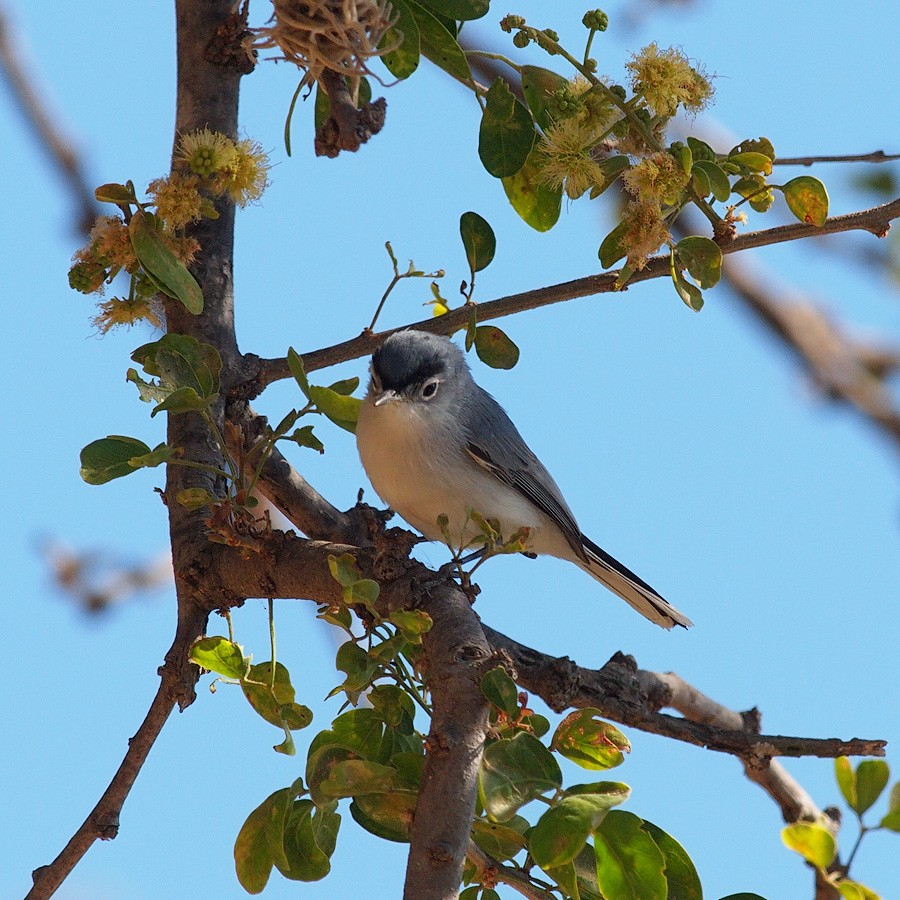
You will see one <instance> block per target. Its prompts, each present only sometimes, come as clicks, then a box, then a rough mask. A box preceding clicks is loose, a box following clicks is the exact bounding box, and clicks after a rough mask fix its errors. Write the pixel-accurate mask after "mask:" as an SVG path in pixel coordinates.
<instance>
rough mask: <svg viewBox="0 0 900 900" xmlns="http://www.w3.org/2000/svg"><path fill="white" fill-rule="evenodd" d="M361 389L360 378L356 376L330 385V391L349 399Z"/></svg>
mask: <svg viewBox="0 0 900 900" xmlns="http://www.w3.org/2000/svg"><path fill="white" fill-rule="evenodd" d="M358 387H359V378H357V377H356V376H355V375H354V376H353V377H352V378H342V379H341V380H340V381H336V382H335V383H334V384H329V385H328V390H329V391H334V392H335V393H336V394H341V395H343V396H345V397H348V396H349V395H350V394H352V393H353V392H354V391H355V390H356V389H357V388H358Z"/></svg>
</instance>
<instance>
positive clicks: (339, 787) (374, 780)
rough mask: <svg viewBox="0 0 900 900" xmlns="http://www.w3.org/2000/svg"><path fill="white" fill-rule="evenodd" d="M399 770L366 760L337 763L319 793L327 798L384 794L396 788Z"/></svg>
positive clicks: (323, 782)
mask: <svg viewBox="0 0 900 900" xmlns="http://www.w3.org/2000/svg"><path fill="white" fill-rule="evenodd" d="M396 774H397V770H396V769H394V767H393V766H385V765H382V764H381V763H376V762H370V761H369V760H365V759H347V760H344V761H343V762H339V763H337V764H336V765H335V766H334V767H333V768H332V770H331V772H330V773H329V774H328V777H327V778H326V779H325V780H324V781H322V782H320V784H319V791H320V792H321V793H322V794H323V795H324V796H326V797H333V798H334V799H335V800H338V799H340V798H342V797H359V796H362V795H363V794H384V793H387V792H388V791H390V790H392V789H393V788H394V787H395V783H394V782H395V777H396Z"/></svg>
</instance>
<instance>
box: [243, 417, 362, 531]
mask: <svg viewBox="0 0 900 900" xmlns="http://www.w3.org/2000/svg"><path fill="white" fill-rule="evenodd" d="M228 419H229V421H230V422H233V423H234V424H235V425H236V426H238V429H239V430H240V434H241V435H242V438H243V444H242V446H237V442H236V441H234V442H232V441H231V440H230V438H231V436H232V435H231V432H230V430H229V432H228V433H227V438H228V439H229V449H230V450H231V452H232V454H233V455H234V457H235V458H239V457H241V456H246V454H248V453H250V452H251V451H252V449H253V448H254V446H255V443H256V442H257V441H258V440H260V439H261V438H262V436H263V434H264V429H265V426H266V417H265V416H260V415H258V414H257V413H255V412H254V411H253V410H252V409H251V408H250V407H249V406H248V405H247V404H246V403H244V402H243V401H238V402H236V403H232V404H231V406H230V407H229V409H228ZM256 464H257V458H256V457H253V458H252V459H251V460H250V465H252V466H255V465H256ZM257 487H258V489H259V491H260V493H261V494H263V495H264V496H265V497H266V498H267V499H269V500H270V501H271V502H272V503H273V504H275V506H277V507H278V509H279V510H280V511H281V512H282V513H284V515H285V516H287V518H288V519H289V520H290V521H291V522H292V523H293V524H294V525H295V526H296V527H297V528H298V529H299V530H300V531H302V532H303V533H304V534H305V535H307V536H308V537H310V538H312V539H313V540H322V541H338V542H341V543H346V544H354V545H356V546H362V545H364V544H367V543H369V536H368V529H367V527H366V522H365V520H364V516H362V515H361V514H360V512H359V510H360V507H359V506H357V507H354V508H353V509H352V510H350V511H349V512H347V513H343V512H341V511H340V510H338V509H336V508H335V507H334V506H332V505H331V504H330V503H329V502H328V501H327V500H326V499H325V498H324V497H323V496H322V495H321V494H320V493H319V492H318V491H317V490H316V489H315V488H314V487H313V486H312V485H311V484H310V483H309V482H308V481H307V480H306V479H305V478H304V477H303V476H302V475H301V474H300V473H299V472H297V470H296V469H294V468H293V466H291V464H290V463H289V462H288V461H287V459H285V457H284V455H283V454H282V453H281V452H280V451H279V450H278V449H277V448H275V449H273V450H272V452H271V454H270V455H269V458H268V459H267V460H266V462H265V463H264V464H263V467H262V471H261V474H260V477H259V481H258V482H257Z"/></svg>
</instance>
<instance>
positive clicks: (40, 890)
mask: <svg viewBox="0 0 900 900" xmlns="http://www.w3.org/2000/svg"><path fill="white" fill-rule="evenodd" d="M231 13H232V2H231V0H206V2H203V3H198V2H196V0H176V23H177V57H178V75H177V89H178V96H177V113H176V121H175V135H176V138H177V136H178V135H180V134H183V133H185V132H188V131H193V130H196V129H199V128H210V129H212V130H214V131H220V132H223V133H225V134H228V135H230V136H232V137H234V136H236V134H237V104H238V88H239V83H240V75H241V73H240V71H239V70H238V69H237V68H235V67H234V66H232V65H230V64H229V65H219V64H217V63H215V62H212V61H210V59H208V58H207V56H206V51H207V49H208V48H209V47H210V45H211V44H214V43H216V42H217V41H218V42H221V34H220V33H219V28H220V26H221V25H222V24H223V23H224V22H226V21H230V19H229V17H230V16H231ZM220 55H221V54H220ZM213 58H215V57H213ZM218 212H219V216H218V218H217V219H204V220H203V221H202V222H201V223H199V224H198V225H197V227H196V228H195V229H194V230H193V236H194V237H196V238H197V240H198V241H199V243H200V246H201V248H202V249H201V251H200V254H199V255H198V257H197V260H196V261H195V262H194V263H193V264H192V265H191V270H192V272H193V274H194V276H195V278H196V279H197V281H198V282H199V284H200V285H201V287H202V289H203V296H204V310H203V312H202V314H201V315H199V316H195V315H192V314H191V313H189V312H188V311H187V310H186V309H185V308H184V306H182V304H181V303H180V302H179V301H177V300H172V299H171V298H164V307H165V314H166V324H167V327H168V330H169V331H171V332H178V333H181V334H189V335H193V336H194V337H196V338H197V339H198V340H201V341H204V342H206V343H209V344H212V345H213V346H214V347H216V349H217V350H218V351H219V353H220V354H221V356H222V359H223V363H224V365H223V370H222V371H223V377H224V378H227V377H228V374H229V372H234V371H240V370H239V369H238V368H237V367H238V365H239V363H240V362H241V361H242V360H241V357H240V354H239V353H238V349H237V343H236V340H235V334H234V310H233V287H232V249H233V241H234V205H233V204H232V203H230V202H220V203H219V204H218ZM226 386H227V385H226ZM211 412H212V414H213V415H215V416H217V418H218V419H219V423H220V427H221V423H222V421H223V414H224V400H221V401H219V403H218V405H217V407H214V408H213V410H211ZM168 442H169V444H170V446H173V447H179V448H181V449H182V450H183V451H184V453H185V455H186V456H187V457H188V458H190V459H191V460H193V461H195V462H200V463H206V464H209V465H213V466H216V467H218V468H221V467H222V451H221V449H220V448H219V447H218V446H217V445H216V443H215V441H214V440H213V438H212V436H211V435H210V433H209V429H208V428H207V427H206V425H205V424H204V422H203V421H202V419H201V418H200V417H199V416H198V415H196V414H191V413H187V414H184V415H175V416H172V415H170V416H169V423H168ZM186 487H202V488H204V489H206V490H209V491H211V492H213V493H214V494H218V495H221V494H222V489H223V485H221V484H217V482H216V480H215V479H214V478H213V477H211V476H210V475H209V474H208V473H207V472H205V471H202V470H198V469H195V468H186V467H180V466H168V467H167V473H166V491H165V500H166V505H167V507H168V512H169V534H170V539H171V545H172V565H173V569H174V573H175V592H176V598H177V625H176V629H175V638H174V640H173V642H172V646H171V647H170V649H169V652H168V653H167V654H166V659H165V664H164V665H163V667H162V668H161V670H160V678H161V681H160V686H159V690H158V691H157V695H156V698H155V699H154V701H153V703H152V704H151V707H150V711H149V713H148V715H147V717H146V718H145V720H144V723H143V724H142V725H141V728H140V729H139V730H138V733H137V734H136V735H135V737H134V738H133V739H132V742H131V744H130V746H129V749H128V752H127V753H126V755H125V759H124V760H123V762H122V765H121V766H120V768H119V770H118V772H117V773H116V775H115V776H114V777H113V780H112V781H111V782H110V786H109V787H108V788H107V791H106V792H105V793H104V795H103V797H102V798H101V799H100V802H99V803H98V804H97V806H96V807H95V809H94V811H93V812H92V813H91V815H90V816H88V818H87V819H86V820H85V822H84V824H83V825H82V826H81V828H79V830H78V831H77V832H76V833H75V835H74V836H73V837H72V839H71V840H70V841H69V843H68V844H67V846H66V848H65V849H64V850H63V851H62V853H61V854H60V855H59V856H58V857H57V859H56V860H55V861H54V862H53V863H52V864H51V865H50V866H48V867H46V868H44V869H40V870H38V871H37V873H36V874H35V885H34V888H33V890H32V892H31V894H29V897H32V898H45V897H49V896H51V895H52V894H53V893H54V892H55V891H56V889H57V888H58V887H59V885H60V884H61V883H62V881H63V880H64V879H65V877H66V876H67V875H68V873H69V872H70V871H71V870H72V868H73V867H74V866H75V864H76V863H77V862H78V860H80V859H81V857H82V856H83V855H84V853H85V852H86V851H87V850H88V848H89V847H90V846H91V844H92V843H93V842H94V841H95V840H96V839H97V838H98V837H101V838H105V839H109V838H113V837H115V836H116V833H117V830H118V819H119V812H120V810H121V808H122V805H123V804H124V802H125V799H126V798H127V796H128V793H129V791H130V789H131V787H132V785H133V784H134V782H135V779H136V778H137V775H138V773H139V772H140V769H141V767H142V766H143V764H144V762H145V760H146V758H147V755H148V753H149V752H150V748H151V747H152V746H153V743H154V742H155V740H156V738H157V736H158V735H159V733H160V731H161V729H162V727H163V725H164V724H165V722H166V720H167V718H168V716H169V713H170V712H171V710H172V707H173V706H174V704H175V703H178V705H179V706H180V707H181V708H182V709H184V708H185V707H186V706H188V705H189V704H190V703H192V702H193V700H194V697H195V693H194V687H195V685H196V682H197V678H198V677H199V674H200V670H199V668H198V667H197V666H196V665H194V664H193V663H192V662H191V661H190V648H191V646H192V645H193V643H194V641H195V640H196V639H197V638H198V637H200V636H202V635H203V633H204V630H205V628H206V620H207V615H208V608H207V605H206V603H205V602H204V599H203V598H204V594H203V592H202V591H201V589H200V586H199V585H197V583H196V582H195V581H194V580H193V577H192V570H193V566H194V561H195V560H196V559H197V558H198V557H200V556H202V554H203V551H204V550H205V548H206V547H207V545H208V541H207V532H206V526H205V518H206V513H205V512H204V511H203V510H194V511H189V510H187V509H185V508H184V507H182V506H181V505H180V504H179V503H178V502H177V500H176V497H177V495H178V493H179V491H181V490H182V489H184V488H186Z"/></svg>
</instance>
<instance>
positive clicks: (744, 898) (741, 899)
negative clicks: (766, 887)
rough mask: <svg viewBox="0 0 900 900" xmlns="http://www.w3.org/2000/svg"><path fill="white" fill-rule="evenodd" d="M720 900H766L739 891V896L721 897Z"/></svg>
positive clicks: (757, 895) (756, 895)
mask: <svg viewBox="0 0 900 900" xmlns="http://www.w3.org/2000/svg"><path fill="white" fill-rule="evenodd" d="M721 900H766V898H765V897H761V896H760V895H759V894H754V893H751V892H748V891H741V892H740V893H739V894H729V895H728V896H727V897H722V898H721Z"/></svg>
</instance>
